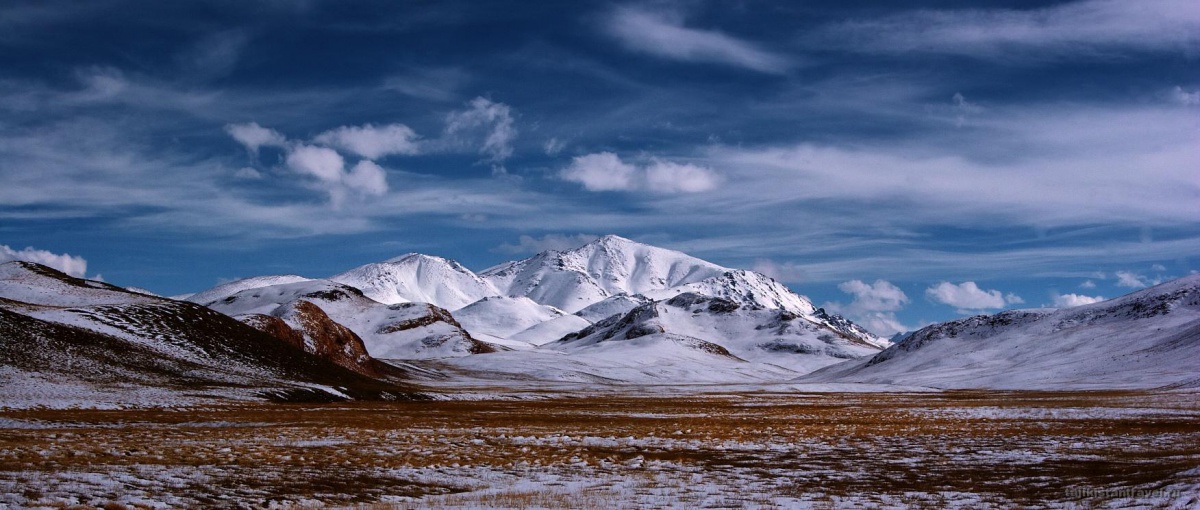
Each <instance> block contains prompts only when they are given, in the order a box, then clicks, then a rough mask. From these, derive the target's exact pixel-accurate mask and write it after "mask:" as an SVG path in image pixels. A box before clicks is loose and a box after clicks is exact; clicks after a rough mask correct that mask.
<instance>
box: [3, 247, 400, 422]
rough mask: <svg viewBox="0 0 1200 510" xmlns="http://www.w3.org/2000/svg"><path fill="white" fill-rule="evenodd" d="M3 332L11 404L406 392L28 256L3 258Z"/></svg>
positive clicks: (228, 323)
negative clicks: (15, 259) (5, 260)
mask: <svg viewBox="0 0 1200 510" xmlns="http://www.w3.org/2000/svg"><path fill="white" fill-rule="evenodd" d="M0 341H2V342H3V348H2V349H0V386H3V387H4V388H5V392H4V395H3V396H2V397H0V405H4V406H26V405H49V406H61V405H93V404H97V403H103V402H108V403H111V404H113V405H121V404H128V403H135V404H136V403H139V402H153V403H176V402H182V401H196V400H203V399H212V398H239V399H247V398H262V396H264V395H274V396H275V397H287V398H320V399H344V398H348V397H360V398H380V397H381V396H385V394H386V395H390V396H391V397H392V398H394V397H396V396H400V395H403V394H406V393H407V392H408V391H409V390H408V389H406V388H405V387H403V386H400V385H398V384H396V383H395V382H394V381H393V382H384V381H379V380H375V379H371V378H367V377H364V376H362V375H359V374H356V373H353V372H351V371H348V370H346V369H344V368H342V367H339V366H337V365H335V364H333V363H331V362H329V361H328V360H326V359H322V358H319V357H317V356H313V355H311V354H307V353H305V352H303V351H301V350H299V349H296V348H295V347H292V346H290V345H287V344H286V343H283V342H280V341H279V340H277V339H276V338H273V337H271V336H268V335H265V334H263V333H261V332H259V331H257V330H255V329H253V328H250V327H248V326H246V325H244V324H242V323H240V322H238V321H236V320H234V319H232V318H230V317H228V316H225V315H222V314H220V313H217V312H215V311H213V310H210V309H208V308H205V307H202V306H199V305H196V304H193V303H188V302H181V301H173V300H169V299H164V298H156V297H153V296H148V295H145V294H140V293H133V292H128V291H125V290H124V289H120V288H119V287H114V286H111V285H108V284H104V283H101V282H94V281H89V280H82V279H79V278H73V277H70V276H67V275H65V274H62V273H60V272H58V271H55V270H53V269H50V268H47V267H44V266H40V265H36V264H30V263H23V262H10V263H6V264H2V265H0ZM392 373H393V374H395V375H399V372H398V371H394V370H393V371H392Z"/></svg>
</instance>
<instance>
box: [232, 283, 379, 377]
mask: <svg viewBox="0 0 1200 510" xmlns="http://www.w3.org/2000/svg"><path fill="white" fill-rule="evenodd" d="M240 319H241V320H242V322H244V323H246V324H247V325H250V326H252V327H254V328H255V329H258V330H259V331H262V332H264V333H267V334H270V335H271V336H273V337H275V338H278V339H279V340H281V341H283V342H285V343H288V344H291V345H293V346H295V347H299V348H301V349H303V350H304V351H305V352H308V353H309V354H314V355H316V356H319V357H321V358H325V359H328V360H330V361H332V362H334V363H336V364H338V365H340V366H342V367H345V368H348V369H350V370H353V371H355V372H359V373H363V374H369V375H375V374H374V372H375V369H374V363H373V360H372V359H371V356H370V355H369V354H367V348H366V346H365V345H363V341H362V338H359V336H358V335H356V334H355V333H354V332H353V331H350V329H349V328H347V327H345V326H343V325H341V324H338V323H337V322H335V321H334V320H333V319H330V318H329V315H327V314H326V313H325V311H324V310H322V309H321V308H320V307H319V306H317V305H315V304H313V303H311V302H309V301H305V300H296V301H292V302H290V303H287V304H285V305H283V306H280V307H279V308H277V309H276V310H275V311H273V312H272V315H263V314H252V315H246V316H242V317H240Z"/></svg>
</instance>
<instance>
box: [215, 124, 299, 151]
mask: <svg viewBox="0 0 1200 510" xmlns="http://www.w3.org/2000/svg"><path fill="white" fill-rule="evenodd" d="M225 132H226V133H229V136H232V137H233V139H234V140H237V142H238V143H240V144H242V145H244V146H246V149H247V150H249V151H250V152H253V153H258V148H259V147H283V146H285V145H287V138H286V137H284V136H283V135H282V134H280V133H279V132H278V131H275V130H274V129H269V128H265V127H262V126H260V125H258V123H257V122H249V123H246V124H228V125H226V126H225Z"/></svg>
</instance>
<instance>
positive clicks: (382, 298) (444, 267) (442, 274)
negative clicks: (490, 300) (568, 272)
mask: <svg viewBox="0 0 1200 510" xmlns="http://www.w3.org/2000/svg"><path fill="white" fill-rule="evenodd" d="M330 280H333V281H335V282H338V283H344V284H346V285H350V286H352V287H355V288H357V289H359V290H361V291H362V292H363V294H365V295H366V296H367V297H369V298H371V299H374V300H375V301H378V302H380V303H384V304H389V305H390V304H396V303H409V302H417V303H430V304H433V305H436V306H439V307H441V308H445V309H447V310H457V309H459V308H462V307H464V306H467V305H469V304H471V303H474V302H476V301H478V300H480V299H482V298H485V297H489V296H498V295H500V292H499V291H498V290H496V288H495V287H493V286H492V284H491V283H488V282H487V281H485V280H483V279H482V278H480V277H479V276H477V275H476V274H475V273H473V272H471V270H470V269H467V268H465V267H463V266H462V264H459V263H458V262H455V261H453V260H448V259H444V258H441V257H434V256H431V255H422V254H419V253H409V254H407V255H402V256H400V257H396V258H393V259H390V260H387V261H385V262H380V263H376V264H367V265H364V266H360V267H357V268H354V269H351V270H349V271H346V272H345V273H342V274H339V275H336V276H333V277H330Z"/></svg>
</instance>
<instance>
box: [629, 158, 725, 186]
mask: <svg viewBox="0 0 1200 510" xmlns="http://www.w3.org/2000/svg"><path fill="white" fill-rule="evenodd" d="M645 172H646V187H647V189H649V190H651V191H657V192H660V193H697V192H700V191H708V190H710V189H713V188H715V187H717V182H718V179H717V175H716V174H714V173H713V172H712V170H709V169H707V168H704V167H699V166H696V165H692V164H679V163H672V162H670V161H659V160H655V161H654V162H653V163H651V164H650V166H648V167H646V169H645Z"/></svg>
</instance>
